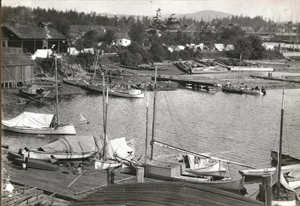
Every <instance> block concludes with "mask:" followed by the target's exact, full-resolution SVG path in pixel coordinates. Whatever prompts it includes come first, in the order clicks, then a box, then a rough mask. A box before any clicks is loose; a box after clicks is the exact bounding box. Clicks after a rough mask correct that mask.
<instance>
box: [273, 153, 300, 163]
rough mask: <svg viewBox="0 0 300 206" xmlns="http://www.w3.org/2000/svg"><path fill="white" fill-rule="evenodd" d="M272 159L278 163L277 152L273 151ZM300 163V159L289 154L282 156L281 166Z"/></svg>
mask: <svg viewBox="0 0 300 206" xmlns="http://www.w3.org/2000/svg"><path fill="white" fill-rule="evenodd" d="M271 157H272V160H273V161H275V162H276V163H277V161H278V152H276V151H271ZM297 163H300V159H298V158H295V157H292V156H290V155H287V154H282V155H281V165H291V164H297Z"/></svg>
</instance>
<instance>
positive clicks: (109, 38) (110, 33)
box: [103, 29, 117, 45]
mask: <svg viewBox="0 0 300 206" xmlns="http://www.w3.org/2000/svg"><path fill="white" fill-rule="evenodd" d="M116 39H117V37H116V33H115V31H114V30H111V29H108V30H107V31H106V33H105V35H104V37H103V41H104V42H105V43H106V44H107V45H111V44H112V43H113V42H115V41H116Z"/></svg>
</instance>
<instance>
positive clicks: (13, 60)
mask: <svg viewBox="0 0 300 206" xmlns="http://www.w3.org/2000/svg"><path fill="white" fill-rule="evenodd" d="M33 78H34V62H33V61H32V60H31V55H28V54H25V53H23V51H22V49H21V48H7V47H2V48H1V86H2V88H3V89H5V88H14V87H17V86H20V85H21V83H22V82H26V81H31V80H33Z"/></svg>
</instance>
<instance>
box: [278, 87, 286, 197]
mask: <svg viewBox="0 0 300 206" xmlns="http://www.w3.org/2000/svg"><path fill="white" fill-rule="evenodd" d="M283 114H284V89H283V91H282V106H281V120H280V139H279V160H278V165H277V166H278V182H277V188H278V189H277V198H278V199H279V197H280V177H281V160H282V133H283Z"/></svg>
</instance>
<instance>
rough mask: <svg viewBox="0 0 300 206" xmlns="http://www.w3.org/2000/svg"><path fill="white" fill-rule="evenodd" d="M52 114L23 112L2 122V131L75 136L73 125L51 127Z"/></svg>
mask: <svg viewBox="0 0 300 206" xmlns="http://www.w3.org/2000/svg"><path fill="white" fill-rule="evenodd" d="M53 121H54V114H41V113H33V112H23V113H22V114H20V115H19V116H17V117H15V118H13V119H10V120H2V129H3V130H8V131H12V132H18V133H25V134H68V135H73V134H76V131H75V127H74V126H73V125H58V126H57V127H53V126H52V123H53Z"/></svg>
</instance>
